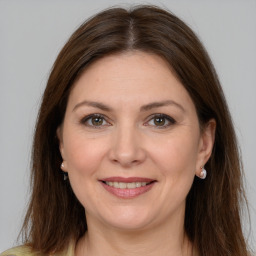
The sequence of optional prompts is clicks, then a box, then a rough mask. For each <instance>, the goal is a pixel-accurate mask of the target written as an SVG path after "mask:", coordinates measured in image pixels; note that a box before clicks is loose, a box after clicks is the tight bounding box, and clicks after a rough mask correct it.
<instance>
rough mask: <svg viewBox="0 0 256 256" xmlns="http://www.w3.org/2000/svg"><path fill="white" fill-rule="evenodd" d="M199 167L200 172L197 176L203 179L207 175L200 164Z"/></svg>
mask: <svg viewBox="0 0 256 256" xmlns="http://www.w3.org/2000/svg"><path fill="white" fill-rule="evenodd" d="M200 168H201V172H200V175H199V177H200V179H202V180H204V179H205V178H206V176H207V171H206V170H205V169H204V167H202V166H201V167H200Z"/></svg>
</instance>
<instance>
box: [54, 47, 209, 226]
mask: <svg viewBox="0 0 256 256" xmlns="http://www.w3.org/2000/svg"><path fill="white" fill-rule="evenodd" d="M208 130H209V129H208ZM208 130H207V129H206V130H205V132H204V133H203V134H202V133H200V129H199V123H198V118H197V114H196V110H195V106H194V104H193V102H192V100H191V98H190V96H189V94H188V93H187V91H186V90H185V89H184V87H183V86H182V84H181V83H180V82H179V81H178V80H177V78H176V77H175V75H174V74H173V73H172V72H171V69H170V68H169V66H168V65H167V63H166V62H165V61H164V60H163V59H161V58H160V57H158V56H156V55H153V54H148V53H143V52H138V51H134V52H128V53H125V54H124V53H123V54H117V55H111V56H107V57H104V58H102V59H100V60H98V61H96V62H95V63H93V64H92V65H91V66H90V67H89V68H87V70H86V71H85V72H84V73H83V74H82V75H81V77H80V78H79V79H78V80H77V82H76V83H75V85H74V87H73V90H72V91H71V94H70V97H69V100H68V105H67V109H66V113H65V118H64V122H63V124H62V126H61V127H60V128H59V129H58V136H59V139H60V150H61V154H62V157H63V161H64V167H63V170H64V171H66V172H68V175H69V180H70V183H71V186H72V188H73V190H74V193H75V194H76V196H77V198H78V199H79V201H80V202H81V204H82V205H83V206H84V208H85V211H86V216H87V221H88V224H90V223H101V224H104V225H106V226H107V227H115V228H120V229H143V228H147V227H151V226H154V225H159V224H161V223H167V221H175V222H177V221H180V220H183V219H184V209H185V199H186V196H187V194H188V192H189V190H190V187H191V185H192V182H193V179H194V176H195V174H196V175H199V173H200V166H203V165H204V164H205V162H206V161H207V159H208V158H209V156H210V151H211V147H212V141H213V136H212V132H211V131H208ZM202 182H203V181H202Z"/></svg>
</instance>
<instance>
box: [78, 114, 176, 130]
mask: <svg viewBox="0 0 256 256" xmlns="http://www.w3.org/2000/svg"><path fill="white" fill-rule="evenodd" d="M92 118H98V119H101V120H103V123H104V122H106V123H107V124H100V125H99V126H97V125H93V124H92ZM156 118H159V119H164V125H160V126H157V125H150V124H149V122H150V121H153V122H154V119H156ZM106 119H107V118H106V117H105V116H104V115H102V114H91V115H88V116H86V117H84V118H82V120H81V121H80V123H81V124H83V125H86V126H88V127H91V128H96V129H100V128H102V127H103V126H111V123H110V122H108V121H107V120H106ZM89 121H90V122H91V124H88V122H89ZM166 122H167V124H166ZM175 123H176V121H175V120H174V119H173V118H172V117H170V116H168V115H165V114H153V115H151V116H150V117H149V119H148V121H147V122H146V123H145V124H144V125H145V126H155V127H156V128H157V129H164V128H167V127H169V126H171V125H174V124H175Z"/></svg>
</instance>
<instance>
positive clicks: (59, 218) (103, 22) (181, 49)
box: [22, 5, 249, 256]
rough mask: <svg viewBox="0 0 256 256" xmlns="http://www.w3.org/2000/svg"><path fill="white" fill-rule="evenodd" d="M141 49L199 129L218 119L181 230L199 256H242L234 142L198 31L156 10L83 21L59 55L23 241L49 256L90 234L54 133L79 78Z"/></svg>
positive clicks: (38, 131)
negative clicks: (179, 88) (186, 102)
mask: <svg viewBox="0 0 256 256" xmlns="http://www.w3.org/2000/svg"><path fill="white" fill-rule="evenodd" d="M133 50H138V51H143V52H147V53H153V54H157V55H158V56H161V57H162V58H163V59H165V60H166V61H167V62H168V63H169V64H170V67H171V68H172V70H173V72H174V73H175V75H176V76H177V78H178V79H179V80H180V82H181V83H182V85H183V86H184V88H185V89H186V90H187V92H188V93H189V95H190V97H191V98H192V100H193V103H194V104H195V107H196V111H197V115H198V119H199V123H200V127H201V129H203V127H204V125H205V124H207V122H208V121H209V120H210V119H212V118H213V119H215V120H216V124H217V125H216V135H215V144H214V148H213V152H212V155H211V158H210V159H209V161H208V162H207V163H206V165H205V168H206V169H207V171H208V176H207V178H206V179H205V180H200V179H198V178H197V177H195V178H194V181H193V184H192V187H191V190H190V192H189V194H188V195H187V198H186V209H185V219H184V227H185V232H186V234H187V236H188V237H189V239H190V240H191V242H192V243H193V244H194V245H195V246H196V247H197V248H198V251H199V254H200V255H201V256H228V255H230V256H231V255H232V256H246V255H249V254H248V252H247V246H246V241H245V238H244V236H243V232H242V227H241V226H242V225H241V213H242V211H241V209H243V207H244V205H246V198H245V195H244V189H243V183H242V181H243V172H242V164H241V161H240V156H239V150H238V146H237V139H236V135H235V132H234V128H233V124H232V120H231V117H230V113H229V110H228V107H227V104H226V100H225V97H224V95H223V91H222V88H221V86H220V83H219V80H218V77H217V74H216V72H215V69H214V67H213V65H212V62H211V60H210V58H209V56H208V54H207V52H206V50H205V49H204V47H203V45H202V44H201V42H200V41H199V39H198V38H197V36H196V35H195V33H194V32H193V31H192V30H191V29H190V28H189V27H188V26H187V25H186V24H185V23H184V22H183V21H181V20H180V19H179V18H178V17H176V16H175V15H173V14H172V13H171V12H169V11H167V10H164V9H161V8H159V7H156V6H145V5H142V6H134V7H131V8H130V9H124V8H110V9H107V10H104V11H102V12H100V13H98V14H97V15H95V16H93V17H92V18H90V19H89V20H87V21H86V22H85V23H83V24H82V25H81V26H80V27H79V28H78V29H77V30H76V31H75V32H74V33H73V34H72V36H71V37H70V38H69V40H68V41H67V43H66V44H65V46H64V47H63V49H62V50H61V51H60V53H59V55H58V57H57V59H56V61H55V63H54V65H53V68H52V70H51V73H50V75H49V79H48V83H47V86H46V89H45V91H44V94H43V98H42V102H41V107H40V110H39V114H38V118H37V123H36V128H35V134H34V142H33V150H32V161H31V171H32V174H31V190H32V191H31V200H30V204H29V207H28V210H27V214H26V217H25V220H24V225H23V229H22V234H23V238H24V242H25V243H26V244H29V245H30V246H31V247H32V248H33V249H34V250H36V251H40V252H42V253H51V252H54V251H61V250H63V249H64V247H65V246H66V244H68V242H69V241H70V239H75V240H78V239H79V238H80V237H81V236H82V235H83V234H84V233H85V232H86V230H87V224H86V218H85V211H84V208H83V206H82V205H81V204H80V202H79V201H78V200H77V198H76V196H75V195H74V193H73V191H72V188H71V186H70V184H69V182H67V181H64V180H63V173H62V171H61V169H60V164H61V162H62V158H61V155H60V152H59V141H58V138H57V136H56V131H57V128H58V127H59V126H60V125H61V124H62V122H63V118H64V115H65V110H66V106H67V101H68V97H69V94H70V91H71V90H72V86H73V84H74V82H75V81H76V79H78V77H79V76H80V75H81V74H82V73H83V71H84V70H85V69H86V68H87V67H88V66H89V65H90V64H91V63H93V62H94V61H95V60H97V59H100V58H102V57H104V56H106V55H110V54H115V53H121V52H127V51H133Z"/></svg>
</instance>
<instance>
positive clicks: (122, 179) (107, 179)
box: [100, 177, 155, 183]
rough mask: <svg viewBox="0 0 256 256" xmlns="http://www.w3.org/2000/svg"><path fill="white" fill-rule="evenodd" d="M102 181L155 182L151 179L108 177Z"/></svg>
mask: <svg viewBox="0 0 256 256" xmlns="http://www.w3.org/2000/svg"><path fill="white" fill-rule="evenodd" d="M100 181H113V182H115V181H116V182H126V183H129V182H152V181H155V180H153V179H149V178H143V177H128V178H125V177H108V178H105V179H101V180H100Z"/></svg>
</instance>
